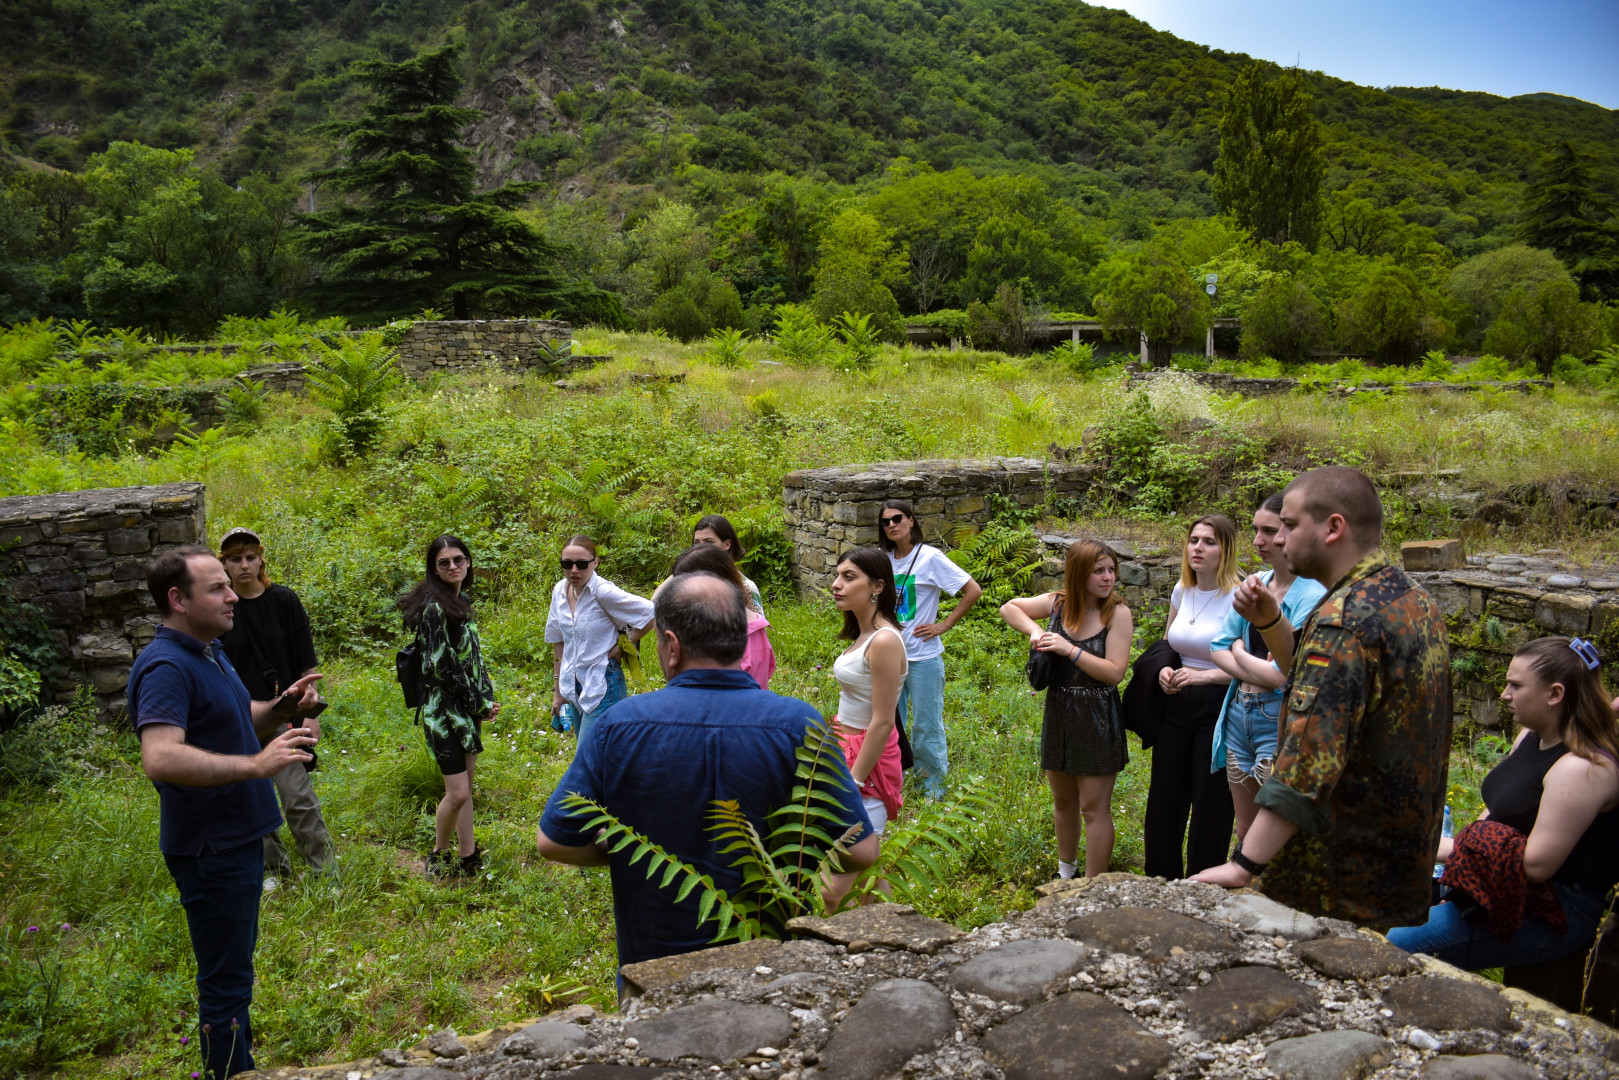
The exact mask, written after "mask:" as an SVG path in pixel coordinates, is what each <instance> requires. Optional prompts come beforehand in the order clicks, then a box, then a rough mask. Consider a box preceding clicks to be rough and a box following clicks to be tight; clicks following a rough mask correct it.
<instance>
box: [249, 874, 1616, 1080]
mask: <svg viewBox="0 0 1619 1080" xmlns="http://www.w3.org/2000/svg"><path fill="white" fill-rule="evenodd" d="M1039 892H1041V893H1042V894H1043V895H1042V897H1041V899H1040V900H1039V901H1038V902H1037V903H1036V905H1035V906H1034V908H1033V909H1032V910H1029V911H1022V912H1014V913H1011V914H1008V915H1006V916H1004V917H1003V918H1002V919H1001V920H1000V921H997V922H994V923H991V924H989V925H987V926H981V927H979V928H978V929H976V930H973V931H972V932H970V933H963V932H962V931H961V930H960V929H958V928H956V927H954V926H951V925H950V924H948V923H944V922H940V921H938V920H936V919H931V918H927V917H926V916H923V915H921V914H919V913H917V912H915V911H914V910H913V909H911V908H910V907H907V906H905V905H900V904H879V905H873V906H871V907H866V908H858V909H855V910H853V911H849V912H845V913H843V914H840V915H837V916H834V917H832V918H830V919H822V918H815V917H804V918H799V919H795V920H793V921H792V922H790V923H789V924H788V926H789V930H790V932H792V933H794V934H795V935H796V940H791V941H785V942H777V941H770V940H758V941H751V942H745V943H742V944H736V945H729V946H724V947H720V948H713V949H707V950H704V951H702V952H697V953H689V954H686V955H684V956H674V957H668V958H665V959H662V960H653V961H648V962H646V963H641V964H632V965H628V966H626V967H625V968H623V976H624V984H625V995H626V996H625V1000H624V1001H623V1003H622V1007H621V1008H620V1009H619V1010H618V1011H616V1012H609V1013H603V1012H600V1011H597V1010H596V1009H595V1008H593V1007H591V1006H589V1005H576V1006H572V1007H570V1008H568V1009H565V1010H559V1011H557V1012H554V1013H552V1014H550V1015H548V1016H545V1017H541V1018H538V1019H531V1020H520V1021H516V1022H513V1023H509V1024H504V1025H502V1026H500V1027H497V1028H494V1029H491V1030H489V1031H485V1032H481V1033H479V1034H477V1035H469V1036H467V1037H464V1038H463V1037H460V1036H458V1035H457V1034H456V1033H455V1032H454V1031H453V1030H445V1031H440V1032H436V1033H435V1034H433V1035H432V1036H430V1037H429V1038H427V1039H424V1040H422V1041H421V1042H419V1043H417V1044H416V1045H414V1046H412V1047H409V1048H408V1049H403V1050H400V1049H393V1048H390V1049H387V1050H384V1051H383V1052H382V1053H381V1054H380V1055H378V1056H377V1057H374V1058H367V1059H364V1060H361V1061H355V1062H350V1063H346V1064H342V1065H326V1066H305V1067H291V1066H283V1067H268V1068H266V1069H265V1070H264V1071H263V1072H262V1073H261V1074H259V1077H261V1078H263V1080H337V1078H343V1080H372V1078H375V1080H529V1078H535V1080H540V1078H544V1080H566V1078H573V1080H641V1078H647V1080H651V1078H654V1077H663V1078H664V1080H884V1078H900V1077H903V1078H905V1080H923V1078H935V1077H960V1078H973V1080H1149V1078H1153V1077H1156V1078H1157V1080H1205V1078H1206V1080H1226V1078H1232V1080H1235V1078H1247V1077H1255V1078H1258V1077H1269V1078H1271V1080H1536V1078H1543V1080H1597V1078H1599V1077H1612V1076H1613V1075H1614V1074H1615V1070H1619V1032H1615V1031H1614V1030H1613V1029H1612V1028H1609V1027H1606V1026H1604V1025H1602V1024H1601V1023H1598V1022H1596V1021H1594V1020H1593V1019H1591V1018H1589V1017H1584V1016H1574V1015H1570V1014H1568V1013H1565V1012H1563V1011H1561V1010H1559V1009H1558V1008H1556V1007H1555V1006H1553V1005H1551V1004H1549V1003H1547V1002H1545V1001H1542V1000H1540V999H1538V998H1535V997H1533V996H1531V995H1529V994H1527V993H1525V992H1523V991H1522V990H1516V989H1503V988H1502V987H1501V986H1500V985H1499V984H1496V983H1492V982H1489V981H1487V980H1485V979H1483V978H1480V977H1478V976H1474V975H1469V974H1467V973H1465V972H1462V971H1459V970H1457V969H1455V968H1452V967H1450V966H1449V965H1446V964H1443V963H1440V962H1438V961H1435V960H1432V959H1430V958H1427V957H1414V956H1411V955H1409V954H1407V953H1404V952H1402V951H1400V950H1399V949H1396V948H1394V947H1393V946H1391V945H1389V944H1388V943H1387V942H1386V941H1385V940H1384V939H1383V938H1382V937H1381V936H1380V935H1377V934H1375V933H1372V932H1370V931H1360V930H1356V929H1355V927H1353V926H1351V925H1350V924H1349V923H1345V922H1338V921H1336V920H1331V919H1317V918H1311V917H1310V916H1307V915H1304V914H1302V913H1300V912H1297V911H1293V910H1290V909H1288V908H1285V907H1282V906H1281V905H1279V904H1276V903H1274V902H1272V901H1270V900H1267V899H1266V898H1264V897H1263V896H1260V895H1259V894H1257V893H1253V892H1250V891H1248V890H1242V891H1240V892H1236V893H1227V892H1225V891H1224V890H1222V889H1219V888H1217V887H1214V886H1211V885H1198V884H1193V883H1190V882H1173V883H1169V882H1164V881H1163V880H1161V879H1157V878H1143V877H1139V876H1136V875H1132V874H1125V873H1111V874H1104V875H1101V876H1100V877H1098V878H1094V879H1091V880H1089V881H1087V880H1085V879H1079V880H1077V881H1067V882H1052V883H1051V884H1049V885H1045V886H1041V888H1040V890H1039ZM244 1080H258V1078H255V1077H254V1076H253V1074H246V1075H245V1077H244Z"/></svg>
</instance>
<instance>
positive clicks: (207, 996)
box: [163, 840, 264, 1080]
mask: <svg viewBox="0 0 1619 1080" xmlns="http://www.w3.org/2000/svg"><path fill="white" fill-rule="evenodd" d="M163 861H164V862H165V863H167V864H168V866H169V874H170V875H171V876H172V877H173V878H174V884H175V885H176V886H177V887H178V888H179V890H180V903H181V905H182V906H184V907H185V911H186V926H187V927H188V928H189V929H190V931H191V952H192V953H193V954H194V955H195V956H196V958H197V1038H198V1040H199V1042H200V1045H201V1047H202V1056H203V1075H204V1076H206V1077H208V1078H209V1080H223V1078H224V1077H227V1076H231V1075H233V1074H235V1073H239V1072H245V1071H246V1070H248V1069H251V1068H253V1023H252V1020H251V1019H250V1018H249V1017H248V1008H249V1006H251V1005H252V1003H253V949H254V948H255V947H256V946H257V945H258V942H259V897H260V896H261V895H263V890H264V843H263V841H262V840H255V841H253V842H252V843H251V844H246V845H244V846H242V847H239V848H235V849H234V850H231V851H226V852H222V853H220V854H218V855H164V856H163ZM232 1025H235V1030H234V1031H233V1030H232ZM204 1028H206V1029H207V1030H206V1031H205V1030H203V1029H204Z"/></svg>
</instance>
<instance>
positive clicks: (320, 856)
mask: <svg viewBox="0 0 1619 1080" xmlns="http://www.w3.org/2000/svg"><path fill="white" fill-rule="evenodd" d="M219 560H220V562H222V563H224V564H225V570H226V572H227V573H229V574H230V579H231V582H230V583H231V589H232V590H234V591H235V593H236V596H237V600H236V625H235V627H234V628H233V629H232V630H231V631H230V632H229V633H227V634H226V635H225V636H224V637H222V638H221V639H220V641H221V642H222V643H223V644H224V646H225V654H226V655H227V656H229V657H230V662H231V664H232V666H234V667H235V668H236V671H237V673H238V674H239V675H240V676H241V679H242V682H243V684H245V685H246V686H247V691H248V694H249V695H250V696H251V697H252V698H253V700H255V701H268V700H270V699H271V698H274V697H275V696H276V695H277V694H279V693H281V692H282V691H283V690H285V689H286V688H287V687H289V686H291V685H292V684H293V683H294V682H296V681H297V680H298V679H299V678H301V677H302V676H304V675H306V674H309V673H310V672H312V671H314V670H315V642H314V639H313V638H312V637H311V636H310V632H309V616H308V615H307V614H305V613H304V606H303V604H302V603H301V602H299V600H298V594H297V593H295V592H293V591H292V590H291V589H289V588H287V587H286V586H285V585H275V584H272V583H271V581H270V575H269V574H268V573H267V572H266V571H265V568H264V546H263V545H262V544H261V543H260V542H259V538H258V536H257V535H256V534H255V533H253V532H252V531H251V530H248V529H240V528H238V529H232V530H231V531H230V532H228V533H226V534H225V536H224V539H222V540H221V541H220V542H219ZM301 723H302V724H303V726H304V727H307V728H311V729H313V731H314V734H315V738H317V739H318V738H319V737H320V721H319V720H318V719H309V720H303V721H301ZM271 779H272V780H274V781H275V790H276V794H277V795H279V796H280V797H281V812H282V814H283V815H284V816H285V817H286V819H287V825H288V826H289V827H290V828H291V829H292V836H293V839H294V840H295V841H297V844H298V851H299V853H300V854H301V855H303V857H304V861H305V862H306V863H308V864H309V867H310V869H311V870H314V871H316V872H317V873H323V872H325V871H327V870H329V869H331V868H332V867H333V865H334V864H335V860H336V857H335V855H334V853H333V851H332V841H331V836H330V835H329V834H328V833H327V831H326V820H325V819H324V818H323V817H322V816H321V812H320V801H319V800H318V799H316V798H315V789H314V786H313V785H312V784H311V783H310V780H309V770H308V769H307V768H306V767H305V766H304V765H303V764H302V763H294V764H292V765H288V766H287V767H286V768H284V769H282V770H281V771H280V772H278V773H276V774H275V776H273V777H271ZM264 867H265V871H266V874H267V875H269V876H267V877H266V878H265V887H266V889H267V890H268V889H273V888H274V887H275V885H274V884H272V883H273V882H274V881H275V880H276V879H275V877H274V875H275V874H278V873H279V874H285V873H287V872H288V871H289V870H291V869H292V864H291V862H290V861H289V859H288V858H287V850H286V848H285V847H284V846H283V845H282V843H281V833H280V830H279V829H278V830H276V831H275V832H273V833H271V834H270V835H268V836H266V837H265V838H264Z"/></svg>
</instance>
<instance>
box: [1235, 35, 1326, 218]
mask: <svg viewBox="0 0 1619 1080" xmlns="http://www.w3.org/2000/svg"><path fill="white" fill-rule="evenodd" d="M1311 104H1312V98H1311V95H1310V90H1309V87H1308V86H1306V85H1305V82H1304V77H1303V76H1302V75H1301V74H1299V72H1297V71H1284V72H1283V73H1281V74H1280V75H1278V76H1277V77H1275V78H1273V79H1267V78H1266V77H1265V69H1264V67H1263V66H1262V65H1260V64H1250V65H1248V66H1247V67H1246V68H1244V69H1243V70H1242V72H1241V73H1239V74H1238V75H1237V78H1236V80H1235V81H1233V82H1232V84H1231V86H1230V88H1229V89H1228V90H1227V91H1226V100H1225V112H1224V114H1223V115H1222V116H1221V118H1220V156H1219V158H1218V159H1217V160H1216V161H1215V163H1214V198H1215V200H1216V201H1217V202H1218V203H1219V205H1220V209H1221V210H1222V211H1223V212H1225V213H1228V214H1230V215H1232V216H1233V217H1235V218H1236V219H1237V221H1238V222H1239V223H1240V224H1241V225H1242V226H1243V227H1244V228H1245V229H1248V230H1249V231H1250V232H1252V233H1253V234H1254V236H1255V238H1256V239H1260V240H1269V241H1270V242H1271V243H1273V244H1285V243H1286V242H1287V241H1289V240H1295V241H1297V242H1298V243H1300V244H1303V245H1304V246H1305V247H1307V248H1309V249H1311V250H1314V249H1315V245H1316V240H1317V238H1318V237H1319V235H1320V231H1321V181H1322V177H1323V176H1324V175H1325V166H1324V164H1323V163H1322V155H1321V133H1320V131H1319V126H1318V125H1317V123H1316V120H1315V115H1314V113H1313V112H1312V111H1311Z"/></svg>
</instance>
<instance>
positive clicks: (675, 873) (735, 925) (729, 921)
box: [562, 794, 761, 942]
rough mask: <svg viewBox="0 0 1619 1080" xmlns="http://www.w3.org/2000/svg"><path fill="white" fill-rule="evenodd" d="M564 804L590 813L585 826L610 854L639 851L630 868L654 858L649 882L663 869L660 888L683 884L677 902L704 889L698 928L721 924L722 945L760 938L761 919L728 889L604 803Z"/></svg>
mask: <svg viewBox="0 0 1619 1080" xmlns="http://www.w3.org/2000/svg"><path fill="white" fill-rule="evenodd" d="M562 805H563V806H565V807H567V808H568V810H569V811H571V812H572V813H574V814H590V815H591V817H590V819H589V821H588V822H587V823H586V825H585V831H586V832H589V831H591V830H598V842H599V843H603V844H607V845H609V846H608V853H609V854H616V853H617V852H620V851H623V850H624V849H625V848H627V847H630V846H631V845H634V846H635V852H634V854H632V855H631V856H630V865H631V866H634V865H635V863H636V862H637V861H639V860H640V859H641V858H643V857H645V856H651V859H650V861H649V863H648V865H647V872H646V873H647V880H649V881H650V880H652V879H653V878H654V877H655V876H656V875H657V873H658V872H659V870H660V869H661V870H662V872H663V880H662V881H660V882H659V883H658V887H659V888H664V889H666V888H668V887H669V886H670V885H671V884H672V883H673V882H674V881H675V880H677V879H684V880H682V881H681V886H680V889H679V891H678V892H677V893H676V894H675V902H676V903H680V902H682V901H684V900H685V899H686V898H687V897H688V896H690V895H691V894H692V893H693V892H694V891H695V890H697V889H701V890H702V894H701V896H700V897H699V898H698V901H697V925H698V926H702V925H704V924H705V923H707V922H709V921H710V919H713V920H714V921H716V922H717V923H718V924H719V930H718V932H717V933H716V934H715V936H714V940H715V941H716V942H719V941H721V940H724V939H726V938H728V937H730V938H736V939H737V940H740V941H747V940H750V939H751V938H755V937H758V936H760V933H761V927H760V925H759V922H758V920H757V919H750V918H747V917H746V916H744V915H743V914H742V913H741V912H739V911H737V909H736V905H735V904H734V903H733V902H732V900H731V898H730V896H729V895H727V894H726V892H725V890H724V889H721V888H720V887H719V886H718V885H715V884H714V879H713V878H711V877H709V876H708V875H707V874H704V873H702V872H701V871H699V870H698V869H696V868H695V867H693V866H692V865H691V864H690V863H687V862H686V861H685V860H683V859H678V858H676V857H675V856H673V855H670V854H669V853H668V852H667V851H665V850H664V849H663V848H661V847H659V846H658V845H657V844H655V843H653V842H652V841H651V840H649V839H647V838H646V837H645V836H642V835H641V834H640V833H638V832H636V831H635V830H634V829H632V828H630V827H629V826H628V825H625V824H624V823H623V822H621V821H619V820H618V818H616V817H614V816H613V814H612V813H611V812H610V811H609V810H608V809H607V808H606V807H604V806H602V805H601V804H600V803H597V802H593V801H592V800H590V799H587V798H585V797H584V796H582V795H578V794H572V795H567V796H564V797H563V800H562Z"/></svg>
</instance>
